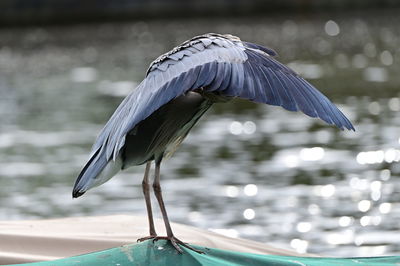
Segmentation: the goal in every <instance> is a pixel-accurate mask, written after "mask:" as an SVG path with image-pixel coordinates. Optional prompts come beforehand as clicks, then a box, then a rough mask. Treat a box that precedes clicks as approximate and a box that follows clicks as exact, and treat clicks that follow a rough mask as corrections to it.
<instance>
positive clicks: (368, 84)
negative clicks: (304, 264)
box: [0, 12, 400, 256]
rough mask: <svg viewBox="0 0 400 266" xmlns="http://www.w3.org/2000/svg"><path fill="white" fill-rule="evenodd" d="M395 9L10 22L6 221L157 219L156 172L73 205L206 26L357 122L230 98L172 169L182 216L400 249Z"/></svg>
mask: <svg viewBox="0 0 400 266" xmlns="http://www.w3.org/2000/svg"><path fill="white" fill-rule="evenodd" d="M399 20H400V19H399V17H398V15H397V13H395V12H393V13H377V14H374V13H372V14H371V13H368V14H348V15H343V16H339V17H336V16H332V17H331V16H320V17H307V16H299V17H293V16H291V17H274V18H263V17H257V18H251V19H250V18H247V19H246V18H242V19H221V20H215V19H205V20H200V19H199V20H185V21H179V20H168V21H144V22H132V23H126V24H100V25H85V26H69V27H49V28H28V29H27V28H25V29H1V30H0V121H1V123H0V148H1V149H0V182H1V187H0V200H1V203H0V219H3V220H5V219H7V220H8V219H31V218H35V219H36V218H49V217H63V216H78V215H102V214H115V213H131V214H142V215H145V205H144V201H143V199H142V195H141V187H140V184H141V179H142V173H143V171H144V167H143V166H138V167H135V168H132V169H129V170H128V171H126V172H122V173H120V174H118V176H116V177H115V178H114V179H112V180H111V181H110V182H108V183H107V184H105V185H103V186H101V187H99V188H96V189H94V190H92V191H90V192H89V193H87V194H85V196H83V197H82V198H79V199H74V200H72V199H71V189H72V185H73V182H74V180H75V177H76V175H77V174H78V173H79V171H80V169H81V167H82V166H83V164H84V163H85V161H86V160H87V158H88V155H89V151H90V147H91V145H92V143H93V141H94V138H95V137H96V134H97V133H98V132H99V130H100V129H101V127H102V125H103V124H104V123H105V122H106V121H107V119H108V118H109V116H110V115H111V114H112V112H113V110H114V109H115V108H116V106H117V105H118V103H119V102H120V101H121V99H122V98H121V97H123V96H124V95H126V94H127V93H128V92H129V91H130V90H132V89H133V88H134V87H135V85H136V84H137V83H138V82H140V81H141V79H142V78H143V77H144V73H145V71H146V69H147V66H148V64H149V62H151V61H152V60H153V59H154V58H156V57H157V56H158V55H159V54H161V53H163V52H165V51H167V50H169V49H170V48H172V47H173V46H175V45H177V44H179V43H180V42H182V41H184V40H186V39H188V38H190V37H192V36H194V35H198V34H201V33H205V32H220V33H232V34H234V35H238V36H240V37H241V38H242V39H243V40H247V41H252V42H256V43H260V44H263V45H267V46H269V47H271V48H274V49H275V50H277V52H278V53H279V54H280V56H279V60H281V61H282V62H284V63H288V64H289V65H290V66H291V67H292V68H294V69H295V70H296V71H297V72H299V73H301V74H302V75H303V76H304V77H305V78H307V79H308V80H310V82H312V83H313V84H314V85H315V86H317V87H318V88H320V89H321V91H323V92H324V93H325V94H326V95H327V96H328V97H329V98H331V99H332V100H333V101H334V102H335V103H337V104H338V106H339V107H340V108H341V109H342V110H343V112H344V113H345V114H346V115H347V116H348V117H349V118H350V119H351V120H352V121H353V123H354V125H355V127H356V129H357V131H356V132H343V131H340V130H338V129H336V128H333V127H331V126H328V125H325V124H323V123H322V122H320V121H318V120H316V119H311V118H309V117H306V116H305V115H302V114H298V113H291V112H288V111H285V110H282V109H281V108H278V107H271V106H263V105H256V104H251V103H248V102H245V101H239V100H238V101H233V102H231V103H228V104H217V105H215V106H214V107H213V108H212V110H210V111H209V112H208V113H207V114H206V115H205V116H204V117H203V118H202V119H201V121H200V123H199V124H198V125H197V126H196V127H195V128H194V129H193V131H192V132H191V134H190V135H189V137H188V138H187V139H186V141H185V142H184V144H183V145H182V146H181V147H180V149H179V150H178V152H176V153H175V155H174V156H173V157H172V158H171V159H169V160H167V161H166V162H165V163H164V164H163V169H162V173H163V177H162V185H163V189H164V191H165V200H166V204H167V209H168V211H169V215H170V217H171V220H172V221H175V222H180V223H185V224H190V225H194V226H197V227H201V228H206V229H211V230H214V231H217V232H220V233H224V234H228V235H231V236H238V237H244V238H249V239H254V240H257V241H261V242H265V243H270V244H273V245H276V246H282V247H292V248H294V249H296V250H298V251H299V252H313V253H321V254H327V255H335V256H336V255H338V256H365V255H382V254H385V255H388V254H396V253H397V254H398V253H399V251H400V244H399V243H400V241H399V239H400V231H399V219H400V193H399V191H400V181H399V174H400V164H399V161H400V143H399V142H400V115H399V111H400V98H399V96H400V94H399V92H400V76H399V75H398V73H400V72H399V70H400V67H399V63H398V62H399V60H400V48H399V47H400V45H399V44H400V37H399V36H400V28H399V27H398V25H399V22H400V21H399Z"/></svg>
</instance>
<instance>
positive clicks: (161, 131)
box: [72, 33, 354, 253]
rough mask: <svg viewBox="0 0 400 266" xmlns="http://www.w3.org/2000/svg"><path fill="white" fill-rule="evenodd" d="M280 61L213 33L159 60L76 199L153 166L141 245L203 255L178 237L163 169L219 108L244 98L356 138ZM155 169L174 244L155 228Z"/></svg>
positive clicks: (116, 121)
mask: <svg viewBox="0 0 400 266" xmlns="http://www.w3.org/2000/svg"><path fill="white" fill-rule="evenodd" d="M275 55H276V52H275V51H274V50H272V49H270V48H267V47H264V46H261V45H258V44H255V43H251V42H245V41H242V40H241V39H239V38H238V37H236V36H233V35H229V34H216V33H208V34H204V35H200V36H196V37H194V38H192V39H190V40H188V41H185V42H183V43H182V44H181V45H179V46H177V47H175V48H173V49H172V50H171V51H169V52H167V53H165V54H163V55H161V56H159V57H158V58H157V59H155V60H154V61H153V62H152V63H151V64H150V66H149V68H148V70H147V72H146V76H145V78H144V79H143V81H142V82H141V83H140V84H139V85H138V86H137V88H136V89H134V90H133V91H132V92H131V93H130V94H129V95H128V96H127V97H126V98H125V99H124V100H123V101H122V102H121V104H120V105H119V106H118V108H117V109H116V110H115V112H114V114H113V115H112V116H111V118H110V119H109V121H108V122H107V123H106V125H105V126H104V128H103V129H102V130H101V132H100V133H99V135H98V137H97V139H96V141H95V143H94V145H93V147H92V151H91V155H90V159H89V160H88V162H87V163H86V165H85V166H84V167H83V169H82V171H81V172H80V174H79V176H78V177H77V179H76V181H75V185H74V188H73V192H72V195H73V197H74V198H76V197H79V196H81V195H82V194H84V193H85V192H86V191H87V190H89V189H90V188H93V187H96V186H99V185H101V184H103V183H104V182H106V181H108V180H109V179H110V178H112V177H113V176H114V175H115V174H116V173H117V172H119V171H120V170H123V169H126V168H128V167H131V166H136V165H143V164H145V165H146V166H145V171H144V177H143V181H142V189H143V195H144V198H145V202H146V209H147V217H148V223H149V236H147V237H143V238H140V239H139V240H138V241H144V240H149V239H153V241H156V240H159V239H165V240H167V241H169V242H170V243H171V244H172V245H173V246H174V248H175V249H176V250H177V251H178V252H179V253H182V248H181V246H184V247H186V248H189V249H191V250H194V251H196V252H201V251H199V250H197V249H195V248H193V247H191V246H190V245H188V244H187V243H184V242H183V241H181V240H179V239H178V238H177V237H176V236H175V235H174V233H173V231H172V228H171V225H170V222H169V219H168V215H167V211H166V208H165V204H164V201H163V196H162V192H161V185H160V166H161V162H162V160H163V159H164V158H166V157H168V156H170V155H172V154H173V153H174V152H175V150H176V149H177V147H178V146H179V145H180V144H181V143H182V141H183V140H184V138H185V137H186V136H187V135H188V133H189V131H190V130H191V129H192V128H193V126H194V125H195V124H196V123H197V122H198V120H199V119H200V118H201V117H202V115H203V114H204V113H205V112H206V111H207V110H208V109H209V108H210V107H211V106H212V105H213V104H214V103H219V102H227V101H229V100H231V99H234V98H242V99H247V100H250V101H252V102H256V103H264V104H269V105H275V106H281V107H283V108H284V109H286V110H289V111H301V112H303V113H304V114H306V115H307V116H310V117H314V118H320V119H321V120H323V121H325V122H326V123H328V124H331V125H335V126H337V127H338V128H340V129H342V130H344V129H348V130H354V127H353V125H352V124H351V122H350V121H349V119H348V118H347V117H346V116H345V115H344V114H343V113H342V112H341V111H340V110H339V109H338V108H337V107H336V106H335V105H334V104H333V103H332V102H331V101H330V100H329V99H328V98H327V97H326V96H324V95H323V94H322V93H321V92H319V91H318V90H317V89H316V88H315V87H314V86H312V85H311V84H310V83H309V82H307V81H306V80H305V79H303V78H302V77H300V76H299V75H298V74H297V73H296V72H294V71H293V70H291V69H290V68H289V67H287V66H285V65H283V64H282V63H280V62H278V61H277V60H276V59H275V58H274V56H275ZM153 161H154V164H155V170H154V181H153V184H152V187H153V193H154V195H155V197H156V199H157V202H158V205H159V207H160V211H161V214H162V218H163V221H164V225H165V229H166V234H167V235H166V236H158V235H157V233H156V230H155V226H154V219H153V212H152V206H151V199H150V196H151V195H150V192H151V191H150V188H151V186H150V181H149V173H150V169H151V164H152V162H153Z"/></svg>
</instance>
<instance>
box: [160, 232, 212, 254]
mask: <svg viewBox="0 0 400 266" xmlns="http://www.w3.org/2000/svg"><path fill="white" fill-rule="evenodd" d="M160 239H164V240H167V241H169V242H171V244H172V246H174V248H175V249H176V250H177V251H178V252H179V253H181V254H182V253H183V251H182V249H181V247H179V245H181V246H184V247H185V248H188V249H190V250H193V251H194V252H197V253H199V254H204V251H201V250H198V249H196V248H193V247H191V246H189V245H188V244H187V243H184V242H182V241H181V240H179V239H178V238H176V237H175V236H156V237H154V238H153V242H155V241H158V240H160Z"/></svg>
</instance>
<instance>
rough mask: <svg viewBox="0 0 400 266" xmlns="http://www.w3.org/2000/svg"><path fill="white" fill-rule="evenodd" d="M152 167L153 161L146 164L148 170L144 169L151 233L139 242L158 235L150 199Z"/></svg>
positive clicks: (144, 190)
mask: <svg viewBox="0 0 400 266" xmlns="http://www.w3.org/2000/svg"><path fill="white" fill-rule="evenodd" d="M150 168H151V162H150V161H149V162H147V164H146V170H145V171H144V177H143V181H142V189H143V195H144V199H145V201H146V208H147V217H148V219H149V227H150V235H149V236H146V237H142V238H139V239H138V240H137V241H138V242H142V241H145V240H148V239H153V238H154V237H156V236H157V233H156V229H155V226H154V220H153V211H152V209H151V200H150V183H149V172H150Z"/></svg>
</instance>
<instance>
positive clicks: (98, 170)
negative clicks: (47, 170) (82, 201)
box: [72, 147, 122, 198]
mask: <svg viewBox="0 0 400 266" xmlns="http://www.w3.org/2000/svg"><path fill="white" fill-rule="evenodd" d="M121 166H122V161H121V159H120V158H119V157H118V158H117V159H116V160H115V161H113V160H107V158H106V154H105V152H103V150H102V149H101V147H100V148H99V149H98V150H97V151H96V152H95V153H94V154H93V155H92V157H91V158H90V159H89V161H88V162H87V163H86V165H85V167H83V169H82V171H81V173H80V174H79V176H78V178H77V179H76V181H75V185H74V189H73V191H72V197H73V198H77V197H79V196H82V195H83V194H84V193H85V192H86V191H87V190H89V189H90V188H93V187H96V186H99V185H101V184H103V183H104V182H106V181H108V180H109V179H110V178H111V177H113V176H114V175H115V174H116V173H117V172H118V171H119V170H121Z"/></svg>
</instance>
